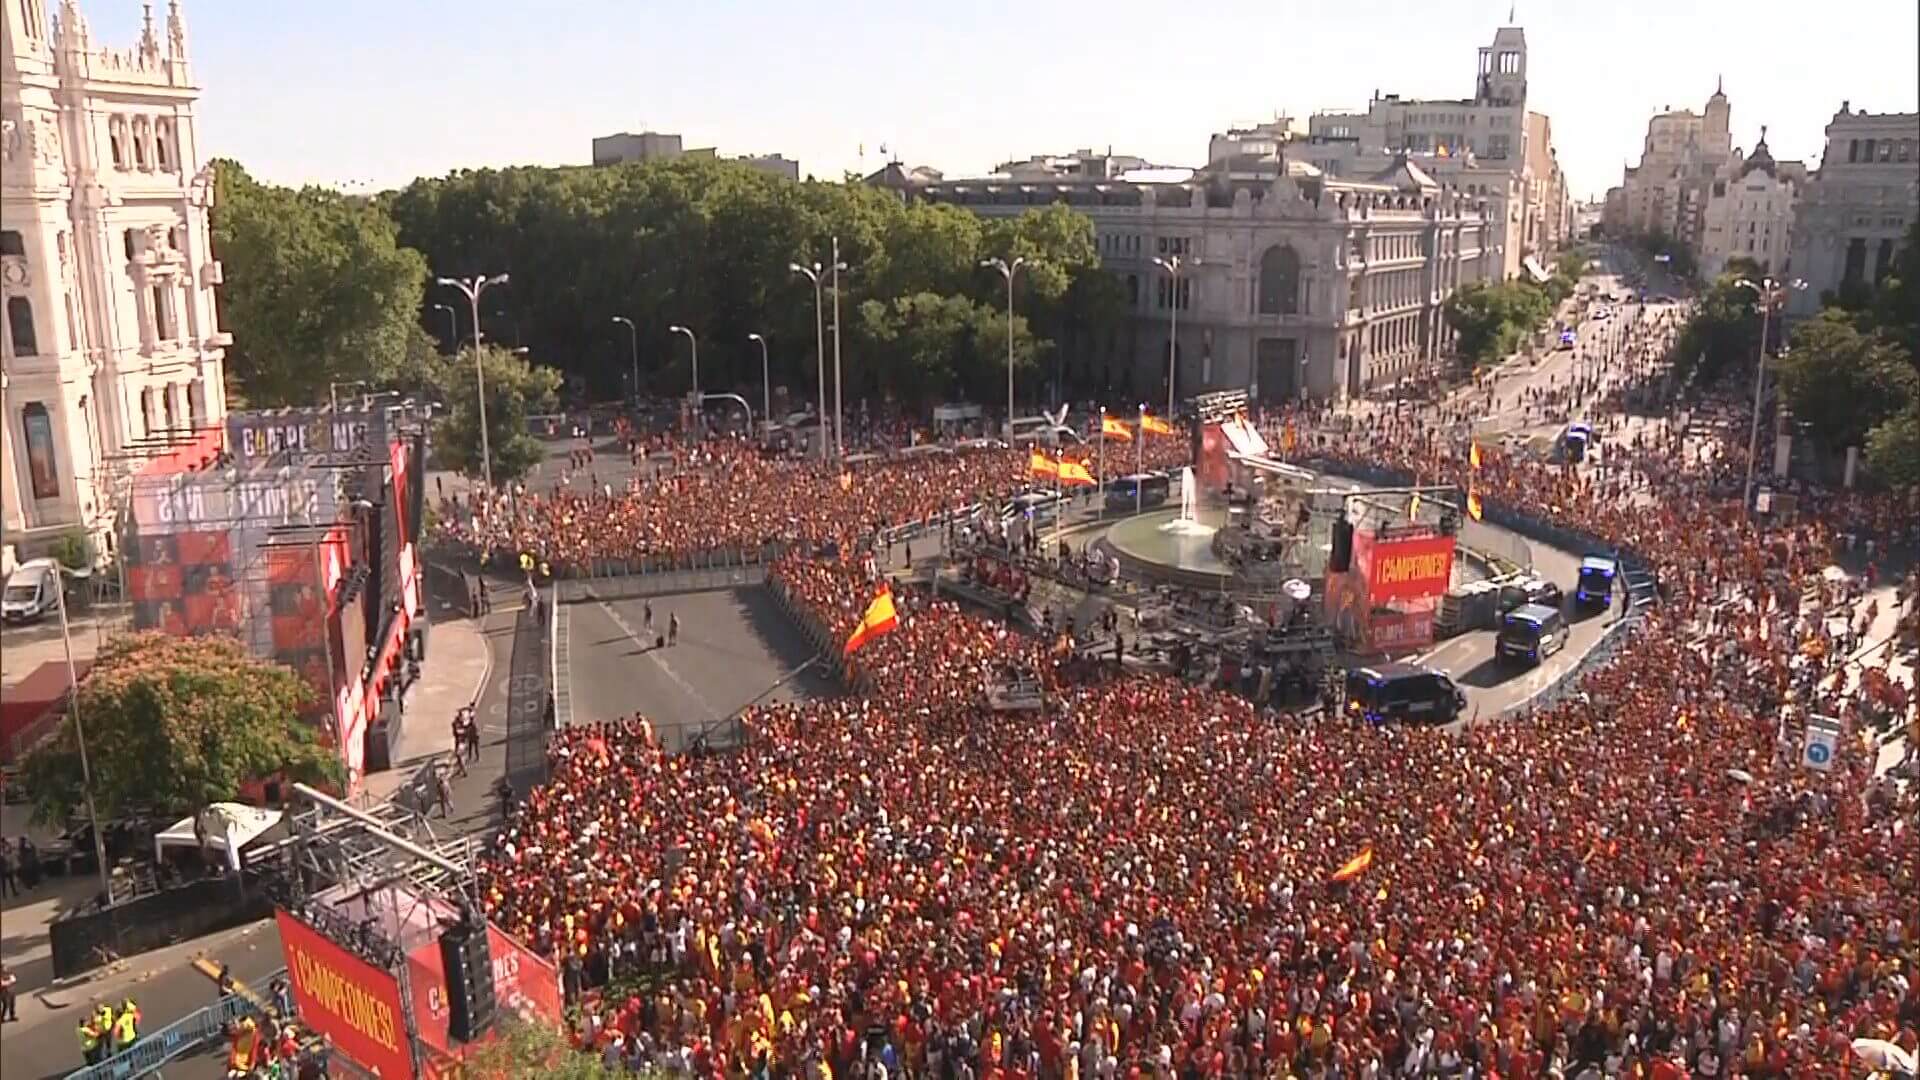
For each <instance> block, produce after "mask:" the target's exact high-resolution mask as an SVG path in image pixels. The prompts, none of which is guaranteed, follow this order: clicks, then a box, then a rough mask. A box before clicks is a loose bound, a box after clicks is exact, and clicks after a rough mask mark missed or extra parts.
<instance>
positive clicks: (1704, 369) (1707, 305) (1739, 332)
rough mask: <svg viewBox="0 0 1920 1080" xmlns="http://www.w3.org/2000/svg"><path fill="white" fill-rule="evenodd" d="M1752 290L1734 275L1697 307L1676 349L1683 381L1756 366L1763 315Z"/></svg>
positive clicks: (1675, 358) (1724, 277)
mask: <svg viewBox="0 0 1920 1080" xmlns="http://www.w3.org/2000/svg"><path fill="white" fill-rule="evenodd" d="M1754 299H1755V297H1754V293H1753V290H1752V289H1749V288H1747V287H1746V286H1744V285H1741V284H1739V279H1738V278H1736V277H1734V276H1733V275H1731V274H1723V275H1721V277H1720V278H1719V279H1717V280H1716V281H1715V282H1714V283H1713V286H1712V287H1711V288H1709V289H1708V290H1707V291H1706V293H1705V295H1703V296H1702V297H1701V298H1700V302H1699V303H1698V304H1696V305H1695V306H1694V309H1693V314H1692V316H1691V317H1690V318H1689V319H1688V320H1687V325H1686V326H1685V327H1683V328H1682V329H1681V331H1680V336H1679V339H1678V340H1677V341H1675V343H1674V347H1673V367H1674V371H1675V373H1676V374H1677V375H1678V376H1679V377H1680V378H1682V379H1688V378H1699V379H1705V380H1712V379H1715V378H1718V377H1719V376H1720V375H1722V374H1723V373H1725V372H1727V371H1729V370H1731V369H1733V368H1734V367H1736V366H1738V365H1742V364H1745V365H1748V366H1749V367H1750V366H1751V365H1752V364H1753V363H1754V362H1755V359H1756V357H1757V356H1758V354H1759V349H1760V315H1759V312H1758V310H1757V309H1756V308H1755V307H1754Z"/></svg>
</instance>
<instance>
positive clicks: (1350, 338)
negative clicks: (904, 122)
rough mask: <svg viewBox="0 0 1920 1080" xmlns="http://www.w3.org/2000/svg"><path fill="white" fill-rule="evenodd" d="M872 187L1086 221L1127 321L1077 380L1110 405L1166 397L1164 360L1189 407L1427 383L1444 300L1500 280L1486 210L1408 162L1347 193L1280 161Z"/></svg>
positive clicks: (895, 172) (894, 171) (1334, 182)
mask: <svg viewBox="0 0 1920 1080" xmlns="http://www.w3.org/2000/svg"><path fill="white" fill-rule="evenodd" d="M868 181H869V182H870V183H873V184H876V185H878V186H882V187H887V188H890V189H893V190H896V191H898V192H899V193H900V194H901V196H902V197H903V198H908V199H916V200H925V201H929V202H940V203H946V204H949V205H956V206H964V207H966V208H968V209H969V210H972V211H974V212H975V213H977V214H980V215H982V216H989V217H996V216H1013V215H1018V214H1021V213H1024V212H1026V211H1027V210H1030V209H1033V208H1035V207H1041V206H1047V205H1051V204H1055V203H1063V204H1065V205H1067V206H1071V207H1072V208H1073V209H1075V210H1076V211H1079V212H1080V213H1083V214H1085V215H1087V216H1088V217H1089V218H1091V219H1092V221H1093V224H1094V229H1095V233H1096V243H1097V244H1098V246H1099V251H1100V256H1101V259H1102V261H1103V262H1104V263H1105V264H1106V265H1107V267H1108V268H1109V269H1110V270H1112V272H1113V274H1114V275H1115V277H1116V279H1117V280H1118V281H1119V282H1120V283H1121V285H1122V288H1123V289H1124V291H1125V295H1124V298H1123V303H1124V304H1125V306H1126V309H1127V312H1128V314H1129V315H1130V316H1131V317H1130V318H1129V319H1127V320H1126V321H1125V322H1124V323H1122V324H1121V325H1118V326H1112V327H1102V328H1098V329H1097V330H1096V334H1097V335H1098V336H1097V340H1096V341H1095V342H1094V348H1093V350H1092V352H1093V353H1094V354H1095V355H1097V356H1098V357H1099V358H1100V359H1098V360H1096V361H1094V363H1095V365H1096V366H1097V367H1099V368H1100V369H1099V370H1088V371H1081V372H1075V373H1074V374H1075V375H1077V376H1079V377H1080V378H1081V379H1082V381H1093V382H1101V383H1104V384H1105V385H1107V386H1108V387H1110V388H1111V389H1112V391H1113V392H1114V393H1115V395H1116V397H1115V400H1116V401H1124V400H1129V399H1132V398H1139V399H1144V400H1149V401H1157V400H1164V399H1165V396H1166V394H1167V382H1166V380H1167V373H1168V369H1169V366H1170V363H1169V362H1170V360H1171V362H1172V363H1171V366H1172V367H1173V369H1174V371H1175V378H1176V384H1175V392H1176V394H1177V395H1178V396H1180V397H1187V396H1190V395H1192V394H1196V393H1200V392H1203V391H1207V390H1220V389H1244V390H1247V391H1249V392H1250V393H1252V394H1253V395H1254V396H1255V397H1256V398H1257V399H1263V400H1269V401H1274V400H1294V399H1298V398H1301V397H1313V398H1320V399H1325V398H1343V397H1347V396H1349V395H1354V394H1358V393H1360V392H1362V391H1364V390H1365V389H1367V388H1368V387H1372V386H1378V385H1380V384H1383V383H1387V382H1390V381H1393V380H1395V379H1399V378H1402V377H1406V376H1414V375H1420V374H1424V373H1425V372H1426V371H1427V370H1428V369H1429V368H1430V366H1431V365H1432V364H1433V362H1435V361H1436V360H1437V359H1438V358H1439V357H1441V356H1442V355H1444V354H1445V352H1446V350H1447V348H1448V344H1449V336H1450V335H1449V331H1448V329H1447V327H1446V324H1445V322H1444V320H1443V319H1442V317H1441V305H1442V304H1443V303H1444V302H1445V300H1446V298H1447V296H1448V295H1449V294H1450V293H1451V292H1452V291H1453V290H1454V289H1455V288H1458V287H1459V286H1460V285H1463V284H1465V283H1467V282H1470V281H1479V280H1483V279H1486V278H1488V277H1492V276H1496V274H1497V269H1496V264H1495V263H1494V261H1493V253H1492V252H1491V250H1490V249H1489V248H1488V244H1487V237H1488V235H1489V233H1490V232H1491V222H1490V220H1489V215H1490V214H1491V213H1492V209H1491V207H1490V206H1489V204H1488V202H1487V201H1486V200H1484V199H1480V198H1477V197H1474V196H1472V195H1469V194H1467V193H1465V192H1462V191H1459V190H1450V189H1447V188H1445V187H1443V186H1442V185H1441V184H1440V183H1439V182H1438V181H1436V180H1435V179H1434V178H1433V177H1431V176H1429V175H1427V174H1426V173H1425V172H1424V171H1423V170H1422V169H1421V167H1420V166H1419V165H1418V164H1416V163H1414V162H1413V161H1411V160H1409V159H1408V158H1407V157H1406V156H1404V155H1403V156H1400V157H1398V158H1396V159H1393V160H1391V161H1390V162H1389V164H1388V167H1387V168H1385V169H1382V170H1381V171H1380V172H1378V173H1377V174H1375V175H1373V176H1369V177H1366V178H1353V179H1336V178H1331V177H1327V176H1324V175H1323V174H1321V172H1320V171H1319V170H1318V169H1315V168H1314V167H1313V166H1311V165H1308V164H1306V163H1304V162H1294V161H1288V160H1287V159H1286V157H1285V155H1284V154H1281V153H1273V154H1264V155H1253V154H1239V155H1231V156H1228V157H1224V158H1222V159H1220V160H1218V161H1215V162H1212V163H1210V164H1209V165H1208V166H1207V167H1206V168H1204V169H1198V170H1194V169H1166V168H1160V169H1147V170H1136V171H1134V172H1131V173H1128V174H1124V175H1122V176H1120V177H1117V178H1112V179H1096V178H1090V177H1082V176H1071V175H1063V176H1057V177H1053V178H1050V179H1041V178H1037V177H1029V178H1025V179H1015V178H1013V177H1008V176H989V177H983V178H979V179H967V180H940V181H937V182H924V181H916V180H915V179H913V178H912V177H911V176H910V175H909V173H908V172H907V171H906V170H904V169H902V168H901V167H900V166H899V165H897V164H896V165H890V166H888V167H887V168H886V169H884V170H882V171H881V172H879V173H876V174H874V175H873V176H872V177H869V178H868ZM1156 259H1158V260H1164V261H1165V262H1166V263H1168V264H1173V263H1175V262H1176V261H1177V263H1178V266H1179V272H1178V275H1177V276H1176V275H1175V274H1173V273H1172V272H1170V271H1169V270H1168V269H1167V268H1166V267H1164V266H1162V265H1159V264H1158V263H1156V261H1155V260H1156ZM1176 318H1177V321H1178V330H1177V336H1172V337H1170V334H1173V328H1172V326H1171V324H1172V323H1173V322H1174V321H1175V319H1176ZM1170 345H1171V347H1170Z"/></svg>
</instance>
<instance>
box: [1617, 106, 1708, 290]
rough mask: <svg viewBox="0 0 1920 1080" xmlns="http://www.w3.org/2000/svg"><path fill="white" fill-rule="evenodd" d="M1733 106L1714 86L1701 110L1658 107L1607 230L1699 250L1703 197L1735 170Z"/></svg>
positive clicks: (1628, 173) (1622, 183) (1625, 178)
mask: <svg viewBox="0 0 1920 1080" xmlns="http://www.w3.org/2000/svg"><path fill="white" fill-rule="evenodd" d="M1732 120H1733V107H1732V106H1731V105H1730V104H1729V103H1728V101H1727V95H1726V93H1725V90H1724V88H1723V87H1722V86H1720V85H1715V87H1714V90H1713V96H1712V97H1710V98H1708V99H1707V105H1706V108H1705V109H1704V110H1702V111H1701V112H1698V113H1696V112H1693V111H1691V110H1688V109H1662V110H1661V111H1660V112H1658V113H1656V114H1654V116H1653V118H1652V119H1650V120H1648V121H1647V135H1646V139H1645V141H1644V142H1642V144H1641V147H1640V163H1639V164H1638V165H1630V166H1628V167H1627V168H1626V170H1625V175H1624V177H1623V179H1622V181H1621V185H1620V186H1621V200H1620V203H1619V210H1620V213H1619V215H1618V216H1617V217H1616V218H1613V219H1610V220H1609V221H1608V222H1607V227H1608V229H1609V230H1610V231H1615V232H1634V233H1659V234H1661V235H1664V236H1669V237H1673V238H1675V239H1678V240H1679V241H1680V242H1681V243H1684V244H1686V245H1687V246H1688V247H1689V248H1691V249H1693V250H1694V251H1696V252H1697V251H1698V250H1699V248H1700V240H1701V233H1702V230H1703V229H1704V227H1705V214H1706V206H1707V197H1708V193H1709V191H1710V190H1711V188H1712V185H1713V182H1714V180H1715V179H1716V178H1719V179H1724V178H1725V177H1726V176H1727V175H1729V174H1730V173H1731V172H1732V171H1733V170H1734V169H1736V168H1738V167H1739V164H1740V161H1739V155H1738V154H1737V153H1736V152H1735V150H1734V148H1733V133H1732V126H1731V125H1732Z"/></svg>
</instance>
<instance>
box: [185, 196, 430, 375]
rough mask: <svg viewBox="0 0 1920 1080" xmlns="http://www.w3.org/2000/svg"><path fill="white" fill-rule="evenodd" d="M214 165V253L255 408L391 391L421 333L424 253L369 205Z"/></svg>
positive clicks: (233, 354)
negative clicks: (402, 240) (401, 239)
mask: <svg viewBox="0 0 1920 1080" xmlns="http://www.w3.org/2000/svg"><path fill="white" fill-rule="evenodd" d="M214 165H215V170H216V171H215V177H216V180H215V182H216V185H217V198H216V200H215V207H214V211H213V221H212V224H213V253H214V255H215V257H217V258H218V259H219V260H220V261H221V263H222V265H223V267H224V270H225V284H223V285H222V286H221V288H220V308H221V318H222V322H223V324H224V325H225V326H226V328H227V329H228V330H229V331H230V332H231V333H232V334H233V344H232V345H231V346H229V347H228V349H227V363H228V367H229V370H230V371H231V373H232V376H233V378H234V380H235V382H236V383H237V387H238V389H239V391H240V393H241V394H242V395H243V396H244V397H245V399H246V400H247V402H248V403H249V404H252V405H254V406H271V405H303V404H309V403H312V402H314V401H319V400H324V399H325V398H326V396H327V386H328V383H330V382H336V381H347V380H366V381H369V382H373V383H375V384H380V385H384V384H385V383H386V382H387V381H388V380H390V379H391V378H392V376H393V375H394V373H395V372H396V371H397V370H398V369H399V368H400V367H401V366H402V364H403V362H404V360H405V358H406V356H407V354H408V352H409V351H410V349H412V348H414V342H415V339H416V338H417V337H418V335H419V324H418V313H419V310H420V299H421V295H422V292H421V290H422V289H423V287H424V284H425V281H426V273H427V268H426V263H425V261H424V260H423V259H421V257H420V255H419V253H418V252H415V251H411V250H409V249H407V248H404V247H401V246H400V245H399V243H398V240H397V231H396V229H395V227H394V224H393V222H392V220H391V219H389V218H388V217H387V215H386V213H385V212H384V211H383V210H381V209H380V208H379V207H378V206H375V205H373V204H371V203H369V202H368V201H367V200H364V199H350V198H348V197H346V196H344V195H341V194H340V193H338V192H334V191H328V190H325V189H321V188H313V187H309V188H303V189H301V190H297V191H296V190H294V189H292V188H284V187H277V186H274V185H272V184H263V183H260V182H259V181H256V180H254V179H253V178H252V177H250V176H248V175H247V172H246V170H245V169H242V168H241V167H240V166H239V165H238V164H236V163H234V162H232V161H224V160H223V161H217V162H215V163H214Z"/></svg>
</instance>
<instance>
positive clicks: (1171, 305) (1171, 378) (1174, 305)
mask: <svg viewBox="0 0 1920 1080" xmlns="http://www.w3.org/2000/svg"><path fill="white" fill-rule="evenodd" d="M1153 265H1155V266H1157V267H1159V268H1160V269H1162V270H1165V271H1166V272H1167V276H1168V277H1169V278H1171V279H1172V280H1171V281H1170V282H1169V283H1168V287H1167V420H1168V421H1169V422H1171V421H1172V420H1173V415H1174V413H1173V387H1174V383H1175V381H1176V380H1177V379H1178V378H1179V370H1178V368H1179V359H1180V353H1179V342H1180V274H1181V271H1183V270H1185V269H1186V268H1187V267H1188V266H1190V265H1192V264H1190V263H1188V262H1186V261H1184V260H1183V259H1181V257H1180V256H1178V255H1169V256H1167V257H1166V258H1164V259H1162V258H1158V257H1156V258H1155V259H1154V260H1153Z"/></svg>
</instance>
